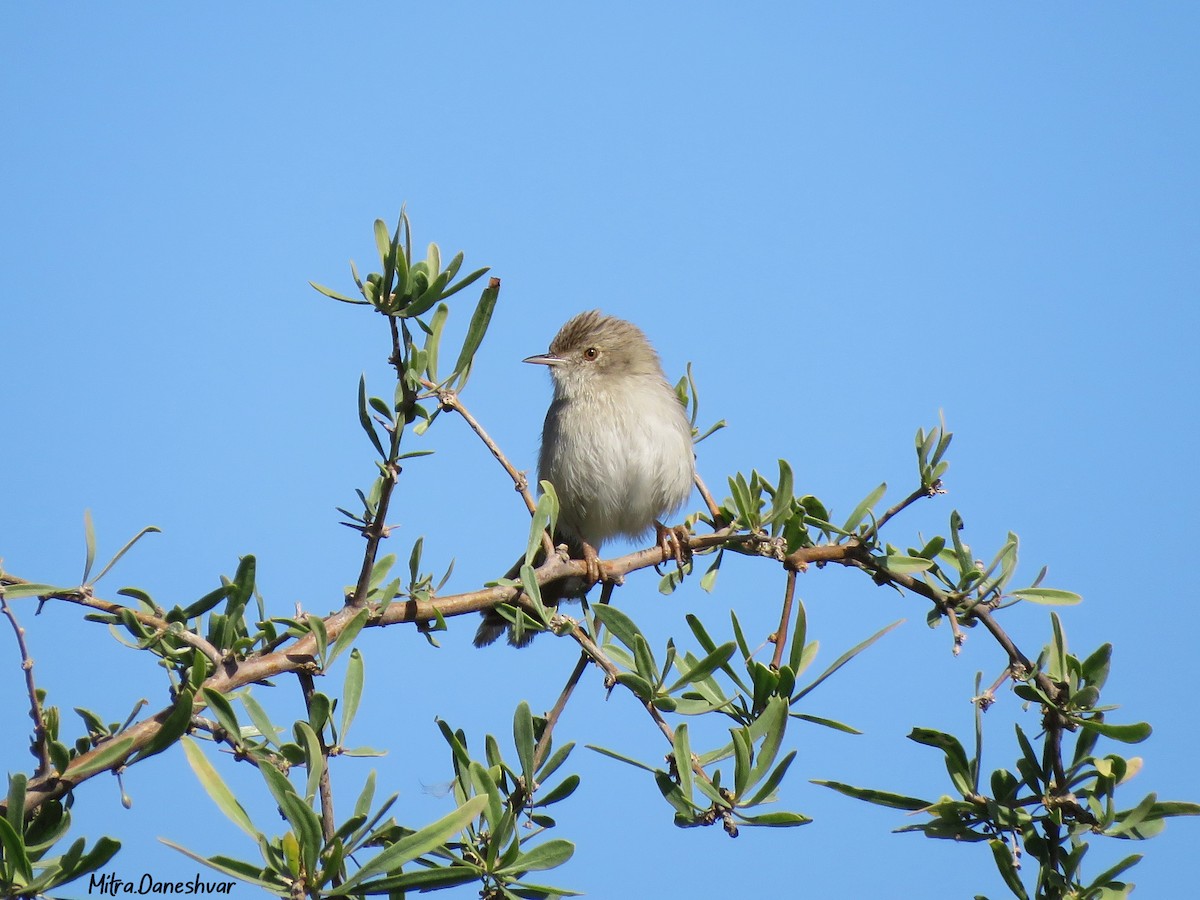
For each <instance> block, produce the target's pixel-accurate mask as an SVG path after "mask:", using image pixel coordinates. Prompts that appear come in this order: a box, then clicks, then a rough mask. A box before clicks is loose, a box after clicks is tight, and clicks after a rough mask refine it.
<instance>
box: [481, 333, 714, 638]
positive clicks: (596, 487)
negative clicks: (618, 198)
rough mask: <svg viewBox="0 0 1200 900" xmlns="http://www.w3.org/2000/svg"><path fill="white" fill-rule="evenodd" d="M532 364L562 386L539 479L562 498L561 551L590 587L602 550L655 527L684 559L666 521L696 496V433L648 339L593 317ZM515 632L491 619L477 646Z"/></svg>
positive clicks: (489, 613)
mask: <svg viewBox="0 0 1200 900" xmlns="http://www.w3.org/2000/svg"><path fill="white" fill-rule="evenodd" d="M525 362H527V363H534V364H536V365H543V366H547V367H549V369H550V375H551V377H552V379H553V381H554V399H553V401H552V402H551V403H550V408H549V410H547V412H546V421H545V424H544V425H543V426H542V446H541V452H540V453H539V454H538V480H539V481H549V482H550V483H551V484H553V485H554V489H555V491H556V492H557V494H558V502H559V513H558V526H557V529H556V531H555V534H554V539H555V542H556V543H559V542H562V543H565V544H566V545H567V548H568V550H569V551H570V553H571V556H572V557H575V558H578V557H580V556H582V558H583V559H584V560H585V561H586V562H587V566H588V584H589V585H590V584H592V583H595V582H596V581H597V580H598V579H599V577H600V576H601V575H602V574H603V573H602V571H601V567H600V564H599V557H598V556H597V552H596V551H597V550H599V548H600V547H601V546H603V545H604V543H605V542H606V541H608V540H609V539H610V538H613V537H617V536H618V535H622V536H624V537H628V538H632V539H634V540H637V539H639V538H642V537H643V536H645V535H647V534H649V532H650V530H651V529H652V528H656V529H657V530H658V539H659V544H660V546H662V547H663V555H664V559H665V558H666V557H667V556H668V553H669V552H672V549H673V555H674V556H675V557H676V558H677V559H678V558H679V557H680V554H681V549H680V547H679V544H678V539H677V537H676V536H674V535H672V534H671V533H670V532H669V531H668V529H666V527H665V526H664V525H663V524H662V519H664V518H665V517H667V516H669V515H671V514H673V513H675V512H677V511H678V510H679V508H680V507H681V506H683V504H684V501H686V500H687V498H688V496H689V495H690V494H691V491H692V483H693V481H694V478H695V454H694V453H693V450H692V427H691V423H690V422H689V421H688V418H687V414H686V412H685V410H684V407H683V404H682V403H680V401H679V397H678V396H677V395H676V394H675V391H674V390H673V389H672V388H671V386H670V384H669V383H668V382H667V379H666V376H665V375H664V374H663V369H662V363H661V362H660V361H659V358H658V354H657V353H656V352H655V351H654V348H653V347H652V346H650V342H649V341H648V340H647V339H646V335H645V334H643V333H642V330H641V329H640V328H638V327H637V326H636V325H633V324H631V323H629V322H626V321H624V320H622V319H617V318H614V317H613V316H606V315H604V314H603V313H601V312H600V311H599V310H592V311H590V312H584V313H580V314H579V315H577V316H575V317H574V318H572V319H571V320H570V321H568V322H567V323H566V324H565V325H563V327H562V328H561V329H560V330H559V332H558V335H557V336H556V337H555V338H554V340H553V341H551V343H550V352H549V353H543V354H539V355H537V356H530V357H529V358H527V359H526V360H525ZM672 543H674V546H673V548H672ZM506 628H509V622H508V620H507V619H505V618H504V617H503V616H501V615H500V614H499V613H497V612H495V611H494V610H486V611H485V612H484V613H483V623H482V624H481V625H480V626H479V630H478V632H477V633H476V635H475V646H477V647H483V646H485V645H487V644H490V643H492V642H493V641H494V640H496V638H498V637H499V636H500V635H501V634H502V633H503V632H504V631H505V629H506ZM532 634H533V632H525V633H524V634H523V635H522V638H521V639H520V640H519V641H517V640H514V637H513V634H512V632H511V629H510V630H509V642H510V643H513V644H514V645H516V646H523V645H524V644H526V643H528V641H529V639H530V638H531V637H532Z"/></svg>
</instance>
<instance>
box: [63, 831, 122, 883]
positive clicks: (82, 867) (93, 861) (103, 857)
mask: <svg viewBox="0 0 1200 900" xmlns="http://www.w3.org/2000/svg"><path fill="white" fill-rule="evenodd" d="M82 842H83V839H82V838H80V840H79V843H80V844H82ZM120 849H121V843H120V841H114V840H113V839H112V838H110V837H101V838H98V839H97V840H96V844H95V846H94V847H92V849H91V850H89V851H88V852H87V853H85V854H83V855H82V856H81V857H80V858H79V859H78V860H77V861H76V862H75V864H74V865H73V866H71V867H70V868H69V869H68V868H67V866H65V865H64V866H63V873H64V874H65V875H69V876H70V877H71V878H78V877H79V876H80V875H86V874H87V873H88V872H94V871H95V870H96V869H98V868H100V867H101V866H103V865H106V864H107V863H108V861H109V860H110V859H112V858H113V857H114V856H116V855H117V851H118V850H120ZM64 862H65V860H64Z"/></svg>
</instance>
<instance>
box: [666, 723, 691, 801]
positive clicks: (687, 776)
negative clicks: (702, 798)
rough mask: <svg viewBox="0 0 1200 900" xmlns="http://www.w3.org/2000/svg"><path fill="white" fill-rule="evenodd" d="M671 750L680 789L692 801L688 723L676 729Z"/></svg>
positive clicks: (681, 724)
mask: <svg viewBox="0 0 1200 900" xmlns="http://www.w3.org/2000/svg"><path fill="white" fill-rule="evenodd" d="M671 750H672V753H673V754H674V756H675V771H676V773H677V774H678V776H679V789H680V791H682V792H683V796H684V797H685V798H686V799H688V800H691V797H692V745H691V743H690V742H689V741H688V728H687V724H686V723H682V722H681V723H680V724H679V725H677V726H676V727H675V734H674V736H673V738H672V741H671Z"/></svg>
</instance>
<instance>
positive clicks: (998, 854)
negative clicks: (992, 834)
mask: <svg viewBox="0 0 1200 900" xmlns="http://www.w3.org/2000/svg"><path fill="white" fill-rule="evenodd" d="M988 846H989V847H991V848H992V857H993V858H994V859H995V861H996V868H997V869H999V870H1000V877H1001V878H1003V879H1004V883H1005V884H1006V885H1008V889H1009V890H1010V891H1012V892H1013V894H1014V895H1016V896H1017V897H1019V898H1020V900H1029V894H1028V893H1026V891H1025V886H1024V885H1023V884H1021V876H1020V875H1018V874H1017V865H1016V863H1015V862H1014V861H1013V852H1012V848H1011V847H1010V846H1009V845H1008V844H1006V843H1005V842H1004V841H1002V840H1000V839H999V838H992V839H991V840H990V841H988Z"/></svg>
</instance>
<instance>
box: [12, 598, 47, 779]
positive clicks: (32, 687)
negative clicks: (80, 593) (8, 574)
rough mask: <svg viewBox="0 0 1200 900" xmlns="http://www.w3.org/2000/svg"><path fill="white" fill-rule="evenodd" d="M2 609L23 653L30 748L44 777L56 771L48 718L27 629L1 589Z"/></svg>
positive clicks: (39, 772) (37, 773)
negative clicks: (31, 725) (18, 619)
mask: <svg viewBox="0 0 1200 900" xmlns="http://www.w3.org/2000/svg"><path fill="white" fill-rule="evenodd" d="M0 611H3V612H4V615H5V617H6V618H7V619H8V621H9V622H11V623H12V629H13V634H15V635H16V636H17V649H18V650H19V651H20V653H21V669H22V670H23V671H24V672H25V690H26V692H27V693H28V694H29V718H31V719H33V743H32V744H31V745H30V747H29V750H30V752H31V753H32V754H33V755H34V757H35V758H36V759H37V761H38V764H37V770H36V773H35V777H38V778H40V777H43V776H46V775H49V774H50V773H51V772H53V771H54V763H53V762H51V760H50V744H49V740H50V738H49V735H48V734H47V733H46V720H45V719H44V718H42V704H41V703H39V702H38V695H37V683H36V682H35V681H34V680H33V659H32V657H30V655H29V647H28V646H26V644H25V629H24V628H22V627H21V623H20V622H18V621H17V617H16V615H15V614H14V613H13V611H12V609H10V608H9V605H8V601H6V600H5V599H4V592H3V591H0Z"/></svg>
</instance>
